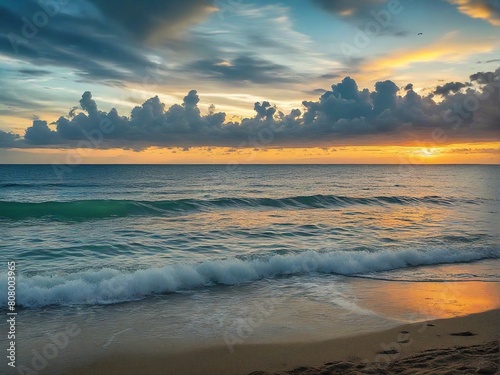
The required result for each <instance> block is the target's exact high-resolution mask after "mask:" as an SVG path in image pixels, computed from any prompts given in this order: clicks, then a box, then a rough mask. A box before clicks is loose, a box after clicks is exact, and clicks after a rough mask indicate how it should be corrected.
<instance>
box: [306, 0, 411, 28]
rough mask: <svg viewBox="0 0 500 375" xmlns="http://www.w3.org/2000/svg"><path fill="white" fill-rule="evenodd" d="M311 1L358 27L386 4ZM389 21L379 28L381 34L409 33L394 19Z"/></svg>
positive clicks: (377, 1) (360, 0)
mask: <svg viewBox="0 0 500 375" xmlns="http://www.w3.org/2000/svg"><path fill="white" fill-rule="evenodd" d="M312 3H313V4H314V5H316V6H317V7H319V8H321V9H323V10H325V11H327V12H328V13H330V14H333V15H334V16H336V17H339V18H342V19H345V20H348V21H350V22H353V23H355V24H357V26H358V27H362V26H364V23H366V22H368V21H370V20H373V19H374V14H378V13H379V12H380V10H381V9H382V8H383V7H387V4H388V3H387V1H386V0H358V1H352V0H312ZM400 5H401V4H399V6H400ZM396 7H398V6H396ZM391 23H392V24H391V25H387V26H385V27H384V28H383V30H381V34H389V35H392V36H398V37H402V36H407V35H409V32H408V31H407V30H405V29H403V28H401V26H400V25H398V24H397V22H396V20H394V19H392V22H391Z"/></svg>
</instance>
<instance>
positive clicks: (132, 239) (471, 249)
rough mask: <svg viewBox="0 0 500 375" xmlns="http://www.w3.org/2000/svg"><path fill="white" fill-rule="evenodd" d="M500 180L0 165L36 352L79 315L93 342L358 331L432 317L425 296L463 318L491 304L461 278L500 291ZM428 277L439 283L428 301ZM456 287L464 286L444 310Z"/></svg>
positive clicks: (493, 169) (400, 172)
mask: <svg viewBox="0 0 500 375" xmlns="http://www.w3.org/2000/svg"><path fill="white" fill-rule="evenodd" d="M499 177H500V167H499V166H479V165H468V166H466V165H463V166H462V165H460V166H445V165H438V166H420V165H404V166H398V165H388V166H374V165H80V166H74V167H68V168H65V169H64V170H63V171H61V170H59V169H57V168H54V167H53V166H50V165H2V166H0V228H1V238H2V239H1V242H0V257H1V259H2V262H1V264H2V265H3V267H4V269H2V270H0V280H1V282H0V295H1V297H0V306H1V308H2V309H6V307H7V262H8V261H15V262H16V272H17V286H16V303H17V309H18V312H19V318H18V319H19V320H20V321H21V322H24V324H25V326H24V328H25V329H23V330H22V332H21V333H20V334H21V337H22V339H23V340H25V342H29V343H30V345H27V347H26V348H25V349H24V350H25V351H26V352H29V350H30V349H31V347H32V346H33V347H35V346H36V345H42V344H43V342H44V341H43V340H44V339H43V338H44V337H45V336H46V335H47V334H48V332H53V331H54V332H57V330H58V329H60V328H58V327H60V325H61V324H62V323H64V322H65V321H76V322H78V324H79V325H80V327H82V331H83V334H82V337H83V336H86V337H87V338H86V341H85V342H89V343H92V345H90V344H89V345H90V346H93V347H95V348H94V349H91V351H92V350H94V354H96V355H97V353H98V352H99V351H105V350H108V349H109V348H110V347H111V346H113V345H115V344H116V343H118V344H120V342H121V343H122V344H125V342H130V340H132V338H131V337H140V336H141V335H146V334H147V337H148V338H149V341H154V342H156V343H157V344H158V343H160V342H161V343H163V344H161V345H164V343H165V342H168V343H172V346H173V347H174V346H175V347H180V346H182V345H181V344H180V342H186V343H188V342H190V343H193V342H197V343H200V342H205V343H206V342H214V341H217V340H219V341H221V342H225V343H226V344H228V347H230V349H233V348H232V346H233V345H235V344H239V343H240V342H243V341H245V342H252V340H254V341H259V340H269V339H273V340H280V339H290V338H293V337H295V336H297V335H301V337H304V335H307V334H310V335H311V337H312V336H314V337H317V336H318V334H321V333H325V336H326V332H328V335H329V336H331V335H332V334H333V333H332V332H334V333H335V334H337V335H342V334H343V332H344V331H345V332H347V331H349V333H350V334H352V332H353V327H355V330H356V329H357V330H363V329H366V330H368V329H373V328H383V327H386V326H388V325H390V324H395V323H396V322H400V321H417V320H419V319H420V318H423V317H424V316H423V315H422V314H420V315H419V314H416V315H415V303H417V302H416V301H417V300H418V301H421V300H423V299H424V298H427V299H429V300H430V299H433V298H434V303H435V305H434V308H428V309H427V310H426V311H425V314H424V315H425V318H428V317H429V316H433V315H436V316H438V317H439V316H450V315H460V314H463V313H467V312H469V309H470V308H474V306H475V304H476V305H477V303H479V302H477V301H476V302H474V303H472V302H471V303H467V301H465V300H464V296H465V294H463V292H462V289H460V288H461V286H459V285H466V284H467V283H471V284H468V285H472V284H474V285H486V284H488V285H493V286H494V288H496V289H493V290H498V287H497V285H498V284H497V283H498V282H499V281H500V267H499V265H500V246H499V243H500V241H499V239H500V233H499V230H498V218H499V216H498V213H499V196H500V195H499V183H498V182H499V180H500V179H499ZM425 283H427V285H429V283H430V284H432V285H437V288H438V289H439V290H440V291H437V292H436V294H434V295H432V293H430V292H427V293H430V294H428V295H427V297H421V300H420V299H418V298H420V296H416V294H413V295H412V292H414V293H416V292H415V291H417V290H420V289H419V285H423V284H425ZM409 285H412V287H411V288H409V287H408V286H409ZM440 285H443V287H441V286H440ZM444 285H446V288H447V291H446V293H448V294H449V290H451V289H453V288H455V290H460V292H459V294H460V296H461V298H456V293H455V294H453V293H454V292H452V295H451V297H450V296H449V295H448V294H446V293H445V294H443V291H442V290H443V288H444ZM450 288H451V289H450ZM456 288H458V289H456ZM490 291H491V289H488V292H487V293H490ZM384 293H395V294H397V295H398V298H397V299H398V300H399V301H400V302H401V301H403V302H401V303H399V304H394V305H393V306H387V305H384V303H383V302H382V301H383V300H384V298H382V296H383V295H384ZM473 294H476V295H478V296H479V295H481V290H480V288H479V289H478V288H476V289H475V292H474V293H473ZM467 295H468V294H467ZM453 296H455V297H453ZM439 298H441V300H440V299H439ZM443 298H444V299H446V301H447V302H449V301H453V298H455V300H456V301H455V303H447V305H446V306H447V307H446V309H447V310H446V311H443V310H440V308H439V306H441V305H442V304H441V302H442V301H443ZM471 298H472V297H471ZM485 299H487V296H486V297H485V298H484V299H483V300H482V302H484V300H485ZM409 300H412V301H413V303H412V302H408V301H409ZM440 301H441V302H440ZM450 306H451V307H450ZM453 306H454V307H455V308H456V309H454V307H453ZM471 306H472V307H471ZM481 306H482V305H481ZM489 307H491V306H489ZM492 308H493V307H492ZM450 309H451V310H450ZM471 311H472V310H471ZM250 316H254V318H255V317H259V319H258V321H257V322H256V323H255V320H256V319H253V321H254V323H253V324H249V323H248V322H249V320H248V319H249V317H250ZM145 322H147V324H144V323H145ZM4 324H5V323H4ZM245 324H246V325H245ZM332 325H333V326H332ZM137 326H141V331H140V330H139V329H138V328H137ZM242 327H246V330H245V329H243V328H242ZM249 327H250V328H249ZM332 327H333V328H332ZM355 330H354V331H355ZM145 332H146V333H145ZM89 337H90V338H89ZM120 340H122V341H120ZM155 340H156V341H155ZM186 345H187V344H186ZM75 350H76V349H75ZM75 353H76V352H75ZM76 355H77V354H75V356H76ZM25 357H26V358H29V357H30V354H25ZM65 357H66V356H65ZM69 357H71V356H70V354H68V358H69Z"/></svg>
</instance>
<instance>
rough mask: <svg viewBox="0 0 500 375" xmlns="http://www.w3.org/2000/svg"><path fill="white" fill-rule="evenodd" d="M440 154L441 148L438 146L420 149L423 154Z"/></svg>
mask: <svg viewBox="0 0 500 375" xmlns="http://www.w3.org/2000/svg"><path fill="white" fill-rule="evenodd" d="M438 154H439V150H438V149H436V148H423V149H421V150H420V155H422V156H436V155H438Z"/></svg>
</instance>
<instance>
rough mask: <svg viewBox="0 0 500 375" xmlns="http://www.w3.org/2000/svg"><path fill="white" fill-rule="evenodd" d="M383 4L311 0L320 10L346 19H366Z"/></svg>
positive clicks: (381, 0)
mask: <svg viewBox="0 0 500 375" xmlns="http://www.w3.org/2000/svg"><path fill="white" fill-rule="evenodd" d="M384 2H385V1H384V0H361V1H351V0H313V3H314V4H315V5H317V6H319V7H321V8H322V9H324V10H326V11H328V12H330V13H333V14H335V15H337V16H340V17H347V18H365V17H366V18H368V17H369V16H370V11H371V10H373V9H374V8H376V7H377V6H379V5H381V4H383V3H384Z"/></svg>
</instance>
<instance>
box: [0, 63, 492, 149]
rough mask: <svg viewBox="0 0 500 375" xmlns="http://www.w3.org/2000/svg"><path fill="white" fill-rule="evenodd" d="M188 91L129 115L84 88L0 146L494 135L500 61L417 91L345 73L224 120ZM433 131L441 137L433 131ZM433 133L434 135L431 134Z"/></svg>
mask: <svg viewBox="0 0 500 375" xmlns="http://www.w3.org/2000/svg"><path fill="white" fill-rule="evenodd" d="M199 102H200V98H199V96H198V93H197V92H196V91H195V90H191V91H190V92H189V93H188V94H187V95H186V96H185V97H184V99H183V102H182V104H174V105H172V106H171V107H169V108H166V106H165V104H163V103H162V102H161V101H160V99H159V97H158V96H155V97H152V98H150V99H148V100H147V101H145V102H144V103H143V104H142V105H141V106H137V107H135V108H134V109H133V110H132V111H131V113H130V115H129V116H121V115H119V114H118V112H117V111H116V109H114V108H113V109H111V110H110V111H109V112H105V111H101V110H99V108H98V105H97V103H96V102H95V101H94V100H93V98H92V94H91V93H90V92H88V91H87V92H85V93H84V94H83V95H82V97H81V99H80V108H81V111H78V110H75V109H72V110H71V111H70V112H69V113H68V115H66V116H61V117H60V118H59V119H57V120H56V121H55V122H54V123H52V124H48V123H47V122H46V121H43V120H40V119H36V120H34V121H33V124H32V125H31V126H30V127H29V128H27V129H26V132H25V134H24V138H22V137H20V136H19V135H16V134H12V133H5V132H0V147H3V148H6V147H7V148H22V147H53V148H54V147H55V148H62V147H93V148H125V149H134V150H141V149H144V148H147V147H150V146H160V147H196V146H225V147H306V146H330V145H338V144H345V143H346V141H348V142H349V144H370V143H373V142H376V143H378V144H408V143H411V142H415V141H422V140H425V141H430V142H442V143H444V142H447V143H453V142H457V141H469V142H471V141H487V140H497V139H498V134H499V130H500V68H499V69H497V70H496V71H495V72H478V73H476V74H473V75H471V76H470V80H469V81H468V82H449V83H446V84H444V85H440V86H438V87H436V88H435V89H434V91H433V93H432V94H429V95H428V96H421V95H419V94H417V93H416V92H415V91H414V90H413V85H412V84H411V83H410V84H407V85H405V86H404V88H403V87H401V88H400V87H399V86H398V85H396V84H395V83H394V82H393V81H390V80H386V81H380V82H377V83H376V84H375V87H374V90H373V91H371V90H369V89H366V88H365V89H360V88H358V85H357V83H356V81H355V80H354V79H352V78H350V77H345V78H344V79H343V80H342V81H340V82H339V83H337V84H334V85H332V86H331V89H330V90H328V91H325V92H324V93H323V94H322V95H321V97H320V98H319V99H318V100H317V101H303V103H302V105H303V108H302V109H294V110H292V111H291V112H290V113H288V114H285V113H283V112H281V111H280V110H279V108H276V107H275V106H273V105H272V104H271V103H270V102H268V101H262V102H257V103H255V105H254V110H255V113H256V114H255V116H254V117H251V118H245V119H243V120H242V121H241V122H226V114H225V113H221V112H217V111H216V110H215V107H214V106H211V107H210V109H209V113H208V114H202V113H201V111H200V109H199V108H198V103H199ZM438 135H439V136H438ZM436 138H439V139H436Z"/></svg>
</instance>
